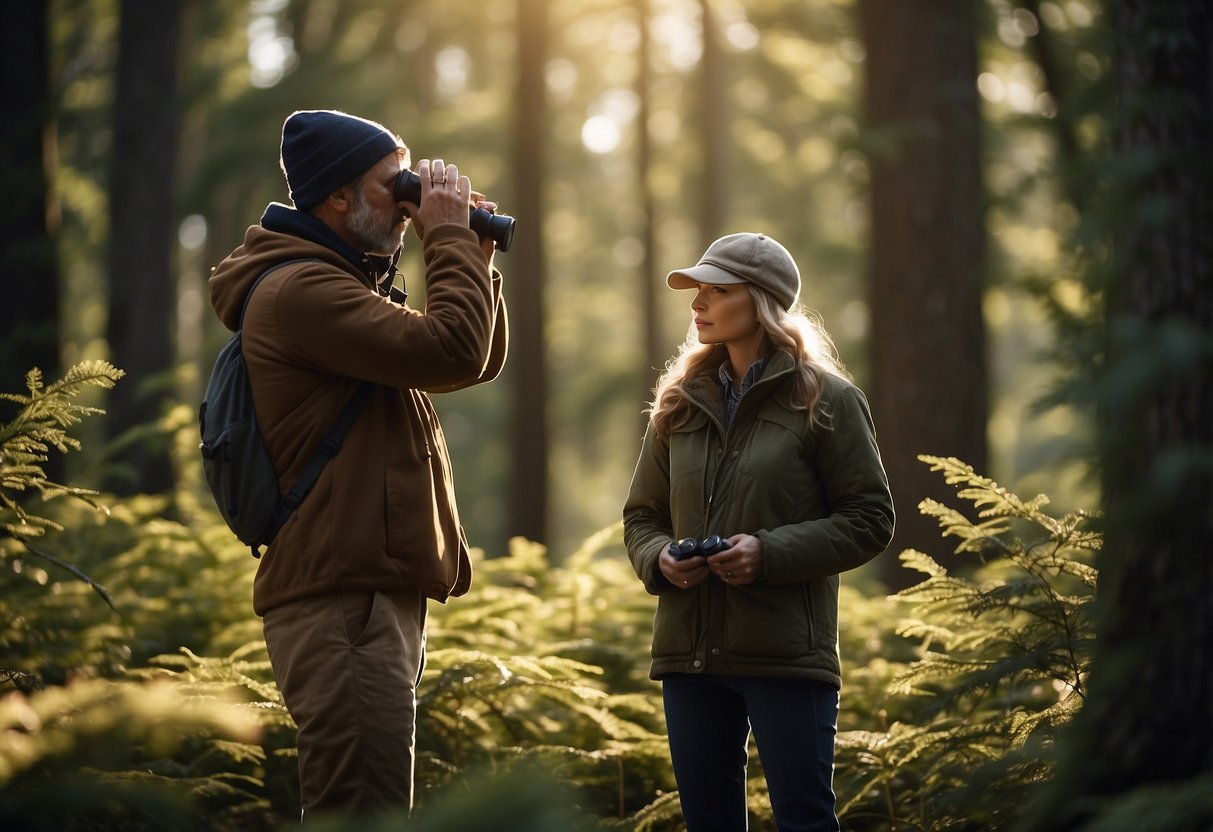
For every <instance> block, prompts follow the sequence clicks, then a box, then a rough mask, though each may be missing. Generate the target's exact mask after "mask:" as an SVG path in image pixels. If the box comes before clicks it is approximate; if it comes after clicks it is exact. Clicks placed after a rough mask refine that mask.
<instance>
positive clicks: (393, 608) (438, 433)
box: [210, 110, 508, 815]
mask: <svg viewBox="0 0 1213 832" xmlns="http://www.w3.org/2000/svg"><path fill="white" fill-rule="evenodd" d="M281 153H282V155H281V167H282V170H283V172H284V173H285V174H286V180H287V184H288V186H289V187H290V193H291V199H292V201H293V202H294V208H289V207H287V206H286V205H282V204H278V203H273V204H271V205H270V206H269V207H268V208H267V209H266V211H265V214H264V215H263V216H262V218H261V223H260V224H259V225H256V226H253V227H251V228H249V229H248V231H247V232H246V234H245V238H244V244H243V245H241V246H240V247H238V248H237V249H236V250H235V251H233V252H232V253H231V254H230V255H229V256H228V257H227V258H226V259H225V260H224V261H223V262H222V263H220V264H219V265H218V266H217V267H216V268H215V270H214V272H213V274H212V276H211V278H210V289H211V301H212V304H213V305H214V307H215V311H216V312H217V313H218V315H219V317H220V319H221V320H222V321H223V323H224V324H225V325H226V326H227V327H228V328H230V329H235V328H236V327H237V326H238V323H239V319H240V311H241V308H242V306H243V304H244V303H245V299H246V297H248V294H249V289H250V287H251V286H252V285H253V283H254V281H256V280H257V278H258V277H259V276H261V275H262V274H263V273H264V272H266V271H267V270H268V269H273V270H272V271H271V272H270V273H269V275H268V276H267V277H266V278H265V279H264V280H262V281H261V283H260V285H258V286H257V289H256V291H255V292H253V293H252V296H251V298H249V300H248V307H247V310H246V311H245V315H244V335H243V342H244V355H245V361H246V364H247V366H248V372H249V377H250V380H251V383H252V388H253V400H254V404H255V408H256V412H257V422H258V425H259V426H260V429H261V432H262V434H263V437H264V440H265V443H266V446H267V448H268V450H269V453H270V457H271V458H272V459H273V461H274V466H275V468H276V470H277V472H278V476H279V482H280V484H281V485H282V487H283V489H284V490H285V489H286V488H287V487H289V486H290V485H291V483H292V482H294V480H295V479H296V478H297V477H298V476H299V474H300V472H301V470H302V469H303V468H304V467H305V466H306V465H307V463H308V462H309V460H310V459H311V458H312V457H313V456H314V455H315V453H316V450H317V448H318V447H319V445H320V442H321V439H322V438H323V437H324V436H325V434H326V433H327V432H328V431H329V429H330V428H331V427H332V426H333V424H334V423H335V422H336V421H337V418H338V416H339V414H340V413H341V411H342V409H343V408H344V407H345V405H346V403H347V402H348V401H349V400H350V398H351V397H352V396H353V394H354V392H355V390H357V389H358V388H359V387H360V385H361V384H362V383H363V382H371V383H372V384H373V385H375V386H374V387H372V388H371V393H370V395H369V396H368V397H367V398H366V400H365V402H364V403H363V405H362V406H361V409H360V410H359V412H358V415H357V418H356V420H355V422H354V423H353V426H352V428H351V429H350V431H349V433H348V434H347V436H346V438H345V441H344V442H343V444H342V446H341V449H340V451H339V452H338V453H337V455H336V456H335V457H333V459H332V460H331V461H330V462H329V463H328V465H327V466H326V467H325V469H324V472H323V473H322V474H321V476H320V479H319V480H318V481H317V482H316V485H315V487H314V488H313V490H312V492H311V493H310V495H309V496H308V497H307V499H306V500H304V502H303V504H302V505H301V506H300V507H299V509H298V510H297V511H296V512H295V514H294V515H293V516H292V517H291V519H290V520H289V521H288V522H287V523H286V525H285V526H283V527H282V529H281V531H279V532H278V535H277V537H276V538H275V539H274V541H273V543H272V544H271V545H270V547H269V549H268V550H267V551H266V554H265V556H264V557H263V558H262V559H261V562H260V565H259V567H258V570H257V575H256V578H255V581H254V584H253V608H254V610H255V611H256V612H257V614H258V615H260V616H262V618H263V627H264V632H265V641H266V646H267V647H268V649H269V656H270V663H271V664H272V666H273V669H274V677H275V679H276V680H277V683H278V687H279V689H280V690H281V691H282V695H283V697H284V699H285V701H286V706H287V708H288V710H289V711H290V713H291V716H292V717H293V718H294V720H295V722H296V724H297V725H298V728H299V733H298V748H299V783H300V792H301V802H302V804H303V812H304V814H305V815H311V814H313V813H316V812H319V811H324V810H342V811H347V812H356V813H365V812H371V811H376V810H379V809H383V808H389V807H411V806H412V794H413V750H414V740H415V724H416V712H415V703H416V697H415V690H416V684H417V680H418V677H419V676H420V673H421V667H422V665H423V661H424V650H425V614H426V603H427V599H428V598H434V599H436V600H438V601H445V600H446V599H447V598H448V597H449V596H452V595H462V594H464V593H465V592H467V590H468V587H469V584H470V581H471V564H470V562H469V560H468V554H467V541H466V538H465V537H464V534H463V529H462V528H461V526H460V524H459V515H458V510H457V509H456V506H455V495H454V491H453V486H452V481H451V467H450V460H449V458H448V456H447V449H446V443H445V441H444V440H443V436H442V430H441V427H440V426H439V423H438V417H437V415H436V413H435V412H434V409H433V407H432V405H431V403H430V400H429V398H428V396H427V392H435V391H448V390H455V389H459V388H461V387H467V386H470V385H472V384H478V383H480V382H484V381H489V380H491V379H493V378H495V377H496V376H497V374H498V373H499V372H500V370H501V368H502V365H503V364H504V362H505V354H506V344H507V341H508V332H507V323H506V309H505V302H504V300H503V299H502V296H501V275H500V273H498V272H497V271H496V270H495V269H494V268H493V264H492V259H493V242H492V241H491V240H487V239H485V240H480V239H477V235H476V233H475V232H473V231H472V230H471V229H470V228H469V226H468V210H469V206H470V205H471V204H477V205H480V206H481V207H485V208H488V209H490V210H492V209H493V208H495V205H493V203H491V202H486V201H485V200H484V197H483V196H482V195H480V194H477V193H475V192H473V191H472V190H471V185H470V183H469V181H468V178H467V177H466V176H460V175H459V172H458V169H457V168H456V167H455V165H447V164H444V163H443V162H442V161H441V160H434V161H433V162H431V161H430V160H428V159H422V160H421V161H420V163H419V165H418V175H419V176H420V179H421V199H420V205H415V204H412V203H398V202H396V199H395V197H394V195H393V186H394V184H395V182H396V179H397V177H398V176H399V174H400V171H401V170H404V169H406V168H408V167H409V165H410V162H409V151H408V148H407V147H405V145H404V143H403V142H402V141H401V140H400V138H399V137H398V136H396V135H394V134H393V133H391V132H390V131H388V130H387V129H386V128H385V127H383V126H382V125H380V124H377V123H375V122H372V121H367V120H365V119H361V118H357V117H354V116H351V115H347V114H345V113H340V112H335V111H315V110H312V111H300V112H295V113H293V114H291V115H290V116H289V117H288V118H287V119H286V122H285V124H284V125H283V128H282V147H281ZM410 224H411V225H412V226H413V228H414V231H415V232H416V234H417V236H418V238H420V240H421V246H422V254H423V258H424V261H425V280H426V302H425V311H424V312H421V311H418V310H415V309H411V308H410V307H408V306H406V305H405V303H404V297H405V296H404V294H403V292H401V291H399V290H398V289H395V288H394V287H391V281H392V278H393V276H394V274H395V264H396V261H397V259H398V257H399V252H400V247H401V245H402V244H403V241H404V234H405V231H406V229H407V227H408V226H409V225H410Z"/></svg>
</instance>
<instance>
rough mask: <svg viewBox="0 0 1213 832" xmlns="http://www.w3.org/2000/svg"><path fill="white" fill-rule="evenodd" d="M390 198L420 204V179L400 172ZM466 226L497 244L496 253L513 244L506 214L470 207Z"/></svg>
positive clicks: (509, 218) (408, 173) (509, 217)
mask: <svg viewBox="0 0 1213 832" xmlns="http://www.w3.org/2000/svg"><path fill="white" fill-rule="evenodd" d="M392 196H393V197H394V198H395V200H396V201H397V202H411V203H413V204H414V205H420V204H421V177H420V176H418V175H417V174H415V173H413V172H412V171H411V170H402V171H400V176H398V177H397V178H396V184H395V186H394V187H393V189H392ZM468 225H470V226H471V227H472V230H473V231H475V232H476V233H477V234H479V235H480V237H481V239H483V238H485V237H489V238H491V239H492V240H493V242H495V243H496V244H497V250H498V251H509V250H510V245H511V244H512V243H513V242H514V218H513V217H511V216H507V215H506V214H494V213H493V212H492V211H486V210H485V209H484V208H477V207H475V206H472V207H471V208H469V209H468Z"/></svg>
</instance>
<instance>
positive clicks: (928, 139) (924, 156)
mask: <svg viewBox="0 0 1213 832" xmlns="http://www.w3.org/2000/svg"><path fill="white" fill-rule="evenodd" d="M979 11H980V9H979V7H978V6H977V5H976V4H974V3H969V2H965V0H932V2H927V3H912V4H911V3H898V4H890V3H885V2H881V0H863V1H862V2H860V3H859V18H860V22H861V24H862V28H863V36H864V44H865V46H866V49H867V55H868V58H867V62H866V70H867V72H866V75H865V80H866V83H865V86H864V91H865V100H866V102H867V120H866V133H865V138H864V145H865V147H866V148H867V152H868V157H869V159H870V160H871V175H872V185H871V196H870V211H871V216H872V225H871V244H870V254H869V263H870V265H869V269H870V275H869V276H870V280H871V283H870V286H869V289H868V294H869V297H870V298H871V301H870V304H869V305H870V307H871V313H872V329H871V347H870V351H871V356H872V358H871V360H872V373H871V376H872V381H871V390H872V408H873V410H874V412H876V413H879V414H888V415H889V416H891V418H882V419H881V421H880V437H881V458H882V459H883V460H884V464H885V470H886V471H887V472H888V475H889V485H890V487H891V488H892V489H893V498H894V504H895V506H896V509H897V529H896V531H895V532H894V537H893V543H892V545H891V546H890V547H889V549H888V551H887V552H886V554H885V555H884V556H883V562H882V563H881V567H882V568H881V573H880V574H881V577H882V578H883V579H884V581H885V583H886V584H887V585H888V586H890V587H891V588H895V589H896V588H901V587H904V586H907V585H909V583H912V582H913V580H914V578H913V576H912V575H910V574H909V573H908V572H906V571H904V570H902V569H901V567H900V565H899V564H898V562H897V558H896V556H897V553H898V552H900V551H901V550H903V549H906V548H915V549H920V550H921V549H925V548H928V547H929V545H930V544H931V542H932V541H934V540H936V539H938V536H939V533H938V530H937V529H935V528H934V524H933V523H932V522H931V520H930V518H927V517H924V516H922V515H920V514H919V513H918V512H917V511H916V507H917V505H918V501H919V500H921V499H923V498H924V497H931V498H935V499H938V498H940V497H942V496H943V491H942V484H941V483H939V482H938V478H933V477H931V476H930V473H929V472H928V471H927V470H926V469H925V468H924V467H923V466H922V465H921V464H919V463H918V459H917V455H918V454H920V453H924V452H925V453H933V451H932V450H931V449H932V448H934V447H936V446H939V447H947V448H949V449H950V450H949V451H948V453H950V454H954V455H956V456H958V457H960V458H961V459H964V460H965V461H967V462H969V463H970V464H972V465H973V466H974V467H975V468H977V469H978V470H981V471H984V470H986V458H987V454H986V424H987V421H988V416H987V414H988V407H987V404H986V400H987V397H988V395H989V392H988V385H987V383H986V345H985V323H984V321H983V318H982V310H981V298H982V282H983V281H982V278H983V274H982V270H983V263H984V259H983V254H984V250H985V239H986V233H985V210H984V198H983V188H982V176H981V145H980V136H981V121H980V117H979V113H978V106H977V102H978V95H977V86H976V84H975V83H974V79H975V78H976V77H977V74H978V73H977V31H978V30H977V22H978V13H979ZM907 31H914V32H915V33H916V37H914V38H907V37H906V36H905V34H906V32H907Z"/></svg>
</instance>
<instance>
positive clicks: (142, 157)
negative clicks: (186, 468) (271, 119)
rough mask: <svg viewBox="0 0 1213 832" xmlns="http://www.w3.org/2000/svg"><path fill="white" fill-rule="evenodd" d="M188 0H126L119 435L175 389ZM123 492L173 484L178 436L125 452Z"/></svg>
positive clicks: (119, 144) (112, 306)
mask: <svg viewBox="0 0 1213 832" xmlns="http://www.w3.org/2000/svg"><path fill="white" fill-rule="evenodd" d="M183 2H184V0H123V3H122V11H121V14H122V20H121V24H120V30H119V36H118V37H119V43H118V48H119V56H118V77H117V82H116V87H115V100H114V133H113V156H112V161H111V169H110V170H111V174H110V245H109V286H110V297H109V325H108V338H109V345H110V360H111V361H112V362H113V363H114V364H115V365H116V366H118V367H120V368H121V369H123V370H125V371H126V373H127V378H126V381H125V383H124V384H120V385H118V387H117V388H116V389H115V390H114V394H113V396H112V398H111V405H110V408H109V418H108V419H107V420H106V423H107V427H108V429H109V431H110V436H111V437H117V436H119V435H121V434H122V433H124V432H126V431H129V430H131V429H132V428H136V427H144V428H145V427H147V426H149V425H151V424H153V423H154V422H156V420H158V419H159V418H160V417H161V416H162V415H163V412H164V408H165V407H166V406H167V403H168V401H169V396H170V394H171V393H172V389H173V387H172V378H171V374H172V372H173V369H174V365H175V360H174V356H175V350H174V343H173V333H174V331H175V326H174V320H175V312H176V285H177V284H176V280H175V278H174V276H173V275H174V272H175V269H174V257H173V255H174V252H175V251H176V235H175V227H174V222H173V220H174V217H175V215H176V211H175V210H174V205H173V190H174V189H173V185H174V177H175V170H176V165H175V161H176V154H177V124H178V111H177V104H176V102H177V79H178V51H179V48H180V39H181V25H180V24H181V16H182V6H183ZM120 458H121V460H122V461H123V462H124V463H127V464H129V466H130V467H129V469H127V470H126V471H124V472H123V474H122V476H120V477H115V478H114V481H113V482H112V483H111V486H112V487H113V488H114V489H116V490H117V491H119V492H120V493H132V492H148V493H151V492H160V491H164V490H167V489H168V488H169V487H170V486H171V485H172V482H173V471H172V465H171V462H170V458H169V443H168V437H163V436H159V435H147V436H145V437H141V438H140V439H139V441H137V442H133V443H132V444H131V445H130V446H128V447H124V448H123V449H122V451H121V453H120Z"/></svg>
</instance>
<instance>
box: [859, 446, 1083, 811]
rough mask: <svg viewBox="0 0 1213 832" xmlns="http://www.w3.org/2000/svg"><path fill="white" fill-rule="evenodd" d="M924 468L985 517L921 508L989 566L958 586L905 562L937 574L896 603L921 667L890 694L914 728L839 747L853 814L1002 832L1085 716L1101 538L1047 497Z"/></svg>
mask: <svg viewBox="0 0 1213 832" xmlns="http://www.w3.org/2000/svg"><path fill="white" fill-rule="evenodd" d="M920 459H922V460H923V461H924V462H926V463H928V464H930V466H931V468H932V470H935V471H940V472H943V474H944V477H945V479H946V481H947V482H948V483H949V484H950V485H953V486H959V489H958V496H959V497H960V498H961V499H963V500H966V501H968V502H969V503H971V504H972V505H973V507H974V508H975V509H976V516H977V519H976V520H970V519H969V518H968V517H966V516H965V515H964V514H962V513H961V512H960V511H957V510H955V509H952V508H949V507H948V506H945V505H942V504H940V503H937V502H934V501H931V500H924V501H923V502H922V503H921V504H920V506H919V508H920V510H921V511H923V512H924V513H925V514H927V515H930V516H932V517H934V518H936V520H937V521H938V522H939V525H940V528H941V529H942V530H943V532H944V534H945V535H946V536H951V537H955V538H958V539H959V540H960V542H959V544H958V545H957V546H956V549H955V551H956V552H957V554H961V555H966V556H968V557H971V558H974V559H975V560H976V561H977V562H978V568H977V569H976V570H975V572H974V574H973V576H972V577H959V576H954V575H951V574H949V572H948V571H947V570H946V569H944V568H943V567H941V566H940V565H939V564H938V563H937V562H936V561H935V560H934V559H933V558H931V557H930V556H929V555H927V554H924V553H922V552H916V551H912V550H907V551H906V552H903V553H902V561H903V563H905V564H906V565H907V566H909V567H911V568H913V569H916V570H917V571H919V572H922V573H923V574H924V575H926V576H927V577H926V580H924V581H923V582H922V583H920V584H918V585H916V586H913V587H911V588H909V589H906V590H903V591H902V592H900V593H898V594H897V595H895V596H893V598H894V600H895V601H896V602H897V603H898V604H900V605H905V606H908V607H909V608H910V611H911V615H912V617H909V618H906V619H904V620H902V622H901V623H900V624H899V625H898V627H897V634H898V635H900V636H903V637H905V638H908V639H914V640H916V641H917V642H918V643H919V648H918V650H919V657H918V659H917V660H916V661H914V662H912V663H910V664H909V665H908V666H906V667H905V668H904V669H903V670H902V672H900V673H898V674H897V675H896V676H895V677H894V678H893V679H892V681H891V683H890V684H889V685H888V688H887V693H888V696H889V697H890V698H891V699H892V700H895V701H896V702H897V703H898V705H897V707H898V708H900V709H902V710H903V711H904V713H903V715H902V718H901V719H898V720H897V721H894V722H893V723H892V724H891V725H889V726H888V727H887V728H884V729H882V730H867V731H864V730H857V731H849V732H843V733H842V734H841V735H840V737H839V755H838V757H839V761H838V769H839V774H840V788H839V791H840V794H843V795H844V796H845V797H844V799H845V800H846V802H845V803H844V805H843V807H842V811H841V814H842V815H843V816H844V817H851V818H854V819H856V825H855V826H854V827H853V828H855V829H866V828H883V827H882V826H881V824H895V825H897V827H898V828H908V829H924V830H943V829H973V830H987V829H989V830H993V829H999V828H1002V827H1003V826H1004V825H1005V824H1006V823H1007V821H1008V819H1010V818H1014V817H1015V816H1016V813H1017V811H1018V810H1019V809H1020V808H1021V807H1022V806H1023V804H1024V802H1025V798H1026V796H1027V793H1028V792H1029V791H1030V790H1031V789H1032V788H1033V786H1034V784H1036V783H1037V782H1039V781H1040V780H1042V779H1044V778H1047V777H1048V776H1049V775H1050V768H1049V765H1050V763H1049V756H1048V753H1049V751H1050V749H1051V748H1052V746H1053V743H1054V740H1055V738H1056V735H1057V731H1058V729H1059V728H1060V727H1061V726H1062V725H1065V724H1066V723H1068V722H1069V721H1070V720H1071V719H1072V718H1073V717H1074V715H1075V714H1076V713H1077V711H1078V709H1079V708H1080V707H1081V706H1082V702H1083V697H1084V691H1085V684H1086V678H1087V673H1088V670H1089V666H1090V656H1091V650H1092V647H1093V633H1094V627H1093V622H1092V619H1091V605H1092V602H1093V600H1094V592H1095V578H1096V571H1095V569H1094V567H1093V566H1091V560H1092V558H1093V555H1094V553H1095V552H1097V551H1098V550H1099V545H1100V536H1099V534H1098V533H1096V532H1095V531H1092V530H1091V528H1090V525H1091V518H1090V517H1088V516H1086V515H1084V514H1072V515H1066V516H1065V517H1062V518H1061V519H1056V518H1053V517H1051V516H1049V515H1047V514H1046V513H1044V511H1043V509H1044V506H1045V505H1046V504H1047V503H1048V500H1047V498H1046V497H1044V496H1043V495H1041V496H1037V497H1035V498H1033V499H1031V500H1024V499H1021V498H1020V497H1018V496H1017V495H1015V494H1013V493H1011V492H1010V491H1008V490H1007V489H1005V488H1003V487H1001V486H1000V485H998V484H997V483H996V482H994V481H993V480H991V479H989V478H987V477H984V476H981V475H979V474H977V473H976V472H975V471H974V470H973V469H972V468H971V467H970V466H968V465H965V464H964V463H962V462H960V461H958V460H956V459H944V458H939V457H929V456H923V457H920ZM872 818H880V820H879V822H877V823H875V825H872V826H867V825H864V824H865V823H867V820H866V819H872Z"/></svg>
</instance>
